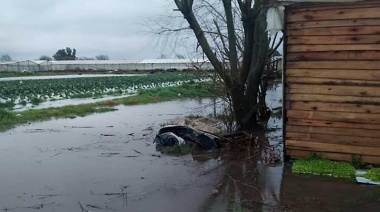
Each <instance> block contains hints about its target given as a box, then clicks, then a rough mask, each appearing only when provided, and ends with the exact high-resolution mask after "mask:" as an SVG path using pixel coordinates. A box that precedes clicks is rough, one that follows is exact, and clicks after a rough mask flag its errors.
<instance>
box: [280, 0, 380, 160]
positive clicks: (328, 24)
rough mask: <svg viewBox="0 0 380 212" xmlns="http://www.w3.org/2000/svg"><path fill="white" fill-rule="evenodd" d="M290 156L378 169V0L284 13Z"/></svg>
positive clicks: (290, 8)
mask: <svg viewBox="0 0 380 212" xmlns="http://www.w3.org/2000/svg"><path fill="white" fill-rule="evenodd" d="M285 20H286V30H285V35H286V39H285V40H286V42H285V57H286V62H285V68H286V70H285V76H284V82H285V94H284V96H285V101H284V105H285V108H286V110H285V117H286V119H285V129H284V134H285V135H284V138H285V146H286V154H287V155H288V156H290V157H293V158H301V157H305V156H307V155H309V154H310V153H311V152H319V153H322V155H324V156H325V157H327V158H330V159H334V160H348V161H350V160H351V158H352V155H361V156H362V158H363V160H364V161H365V162H369V163H376V164H380V0H371V1H367V2H356V3H331V4H298V5H292V6H288V7H287V8H286V18H285Z"/></svg>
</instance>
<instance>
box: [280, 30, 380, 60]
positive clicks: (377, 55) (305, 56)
mask: <svg viewBox="0 0 380 212" xmlns="http://www.w3.org/2000/svg"><path fill="white" fill-rule="evenodd" d="M379 37H380V36H379ZM286 60H287V61H298V60H302V61H318V60H325V61H334V60H380V51H362V50H358V51H329V52H290V53H288V54H287V55H286Z"/></svg>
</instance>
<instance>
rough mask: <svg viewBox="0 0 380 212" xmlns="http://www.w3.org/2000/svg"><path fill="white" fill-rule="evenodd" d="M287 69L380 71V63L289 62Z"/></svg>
mask: <svg viewBox="0 0 380 212" xmlns="http://www.w3.org/2000/svg"><path fill="white" fill-rule="evenodd" d="M286 67H287V69H295V68H302V69H313V68H315V69H351V70H353V69H358V70H370V69H372V70H379V71H380V61H344V60H342V61H288V62H287V63H286Z"/></svg>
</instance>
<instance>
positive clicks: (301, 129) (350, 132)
mask: <svg viewBox="0 0 380 212" xmlns="http://www.w3.org/2000/svg"><path fill="white" fill-rule="evenodd" d="M286 132H296V133H316V134H325V135H341V136H357V137H365V138H380V132H379V130H364V129H351V128H334V127H312V126H295V125H286ZM332 138H333V136H332Z"/></svg>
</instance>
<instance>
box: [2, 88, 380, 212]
mask: <svg viewBox="0 0 380 212" xmlns="http://www.w3.org/2000/svg"><path fill="white" fill-rule="evenodd" d="M274 88H276V87H274ZM281 93H282V91H281V89H280V86H278V87H277V88H276V89H272V90H271V91H270V92H269V93H268V98H269V99H270V100H271V104H270V106H271V107H272V108H273V107H278V106H279V105H281V102H280V101H279V99H278V97H279V96H281ZM213 105H214V101H213V100H211V99H200V100H181V101H172V102H164V103H158V104H148V105H139V106H128V107H125V106H119V107H118V109H119V110H118V111H115V112H110V113H104V114H94V115H91V116H87V117H78V118H75V119H59V120H51V121H46V122H40V123H31V124H28V125H23V126H19V127H16V128H14V129H12V130H9V131H7V132H3V133H0V170H1V174H0V208H1V209H2V210H4V211H58V212H61V211H62V212H63V211H132V212H134V211H169V212H170V211H173V212H174V211H184V212H187V211H189V212H192V211H209V212H214V211H215V212H217V211H236V212H238V211H379V209H380V187H378V186H369V185H359V184H356V183H354V182H349V181H343V180H337V179H330V178H321V177H316V176H308V175H298V174H293V173H291V170H290V165H289V164H284V163H279V164H277V165H275V166H266V165H265V164H266V161H265V160H263V158H265V155H267V154H269V153H268V152H267V153H263V155H262V156H263V157H257V158H256V159H255V160H246V157H242V156H244V155H242V154H244V153H239V154H237V155H231V154H226V152H225V151H217V152H197V153H196V154H192V155H191V154H190V155H185V156H168V155H163V154H161V153H160V152H158V151H156V148H155V145H154V144H153V139H154V136H155V134H156V132H157V131H158V130H159V129H160V127H161V126H162V125H163V124H165V123H168V122H169V121H170V120H171V119H173V118H175V117H179V116H186V115H190V114H192V115H196V114H200V115H208V114H212V113H214V112H218V111H219V110H220V108H216V109H215V110H214V108H213V107H212V106H213ZM206 106H211V107H206ZM268 127H269V128H270V129H271V130H270V132H268V133H266V134H262V135H260V136H258V139H259V140H261V141H263V142H265V143H266V145H268V146H269V147H273V148H272V149H273V150H274V152H278V151H280V152H281V151H282V143H281V141H282V138H281V128H282V126H281V120H280V119H271V120H270V122H269V123H268ZM281 156H282V155H281ZM281 156H280V157H281Z"/></svg>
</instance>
